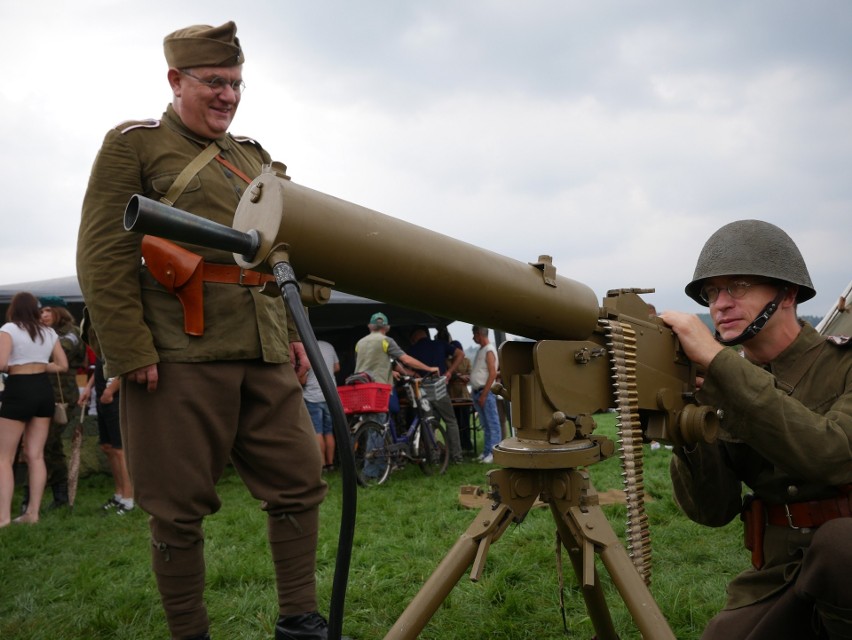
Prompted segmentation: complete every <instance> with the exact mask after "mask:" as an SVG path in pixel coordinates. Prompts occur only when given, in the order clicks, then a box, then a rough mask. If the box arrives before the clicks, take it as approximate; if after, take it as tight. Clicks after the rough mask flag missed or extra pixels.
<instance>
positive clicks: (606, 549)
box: [551, 505, 676, 640]
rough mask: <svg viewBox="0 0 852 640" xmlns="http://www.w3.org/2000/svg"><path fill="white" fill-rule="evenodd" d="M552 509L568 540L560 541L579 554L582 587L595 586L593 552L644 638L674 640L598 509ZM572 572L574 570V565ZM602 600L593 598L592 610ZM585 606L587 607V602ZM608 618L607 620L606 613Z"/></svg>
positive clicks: (648, 592)
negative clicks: (571, 545)
mask: <svg viewBox="0 0 852 640" xmlns="http://www.w3.org/2000/svg"><path fill="white" fill-rule="evenodd" d="M551 509H552V511H553V514H554V519H555V520H556V523H557V527H558V528H559V532H560V536H563V530H564V531H565V533H566V534H567V535H568V536H569V537H568V538H565V537H563V541H565V542H566V543H570V541H571V540H573V542H574V546H575V548H576V549H577V551H578V553H580V554H581V557H580V558H579V559H578V562H579V563H580V564H581V565H582V566H581V569H580V573H579V574H578V575H577V578H578V579H579V580H580V581H581V584H583V585H584V587H585V585H587V584H590V583H591V582H592V581H594V582H595V583H596V584H597V582H598V581H597V579H596V576H595V575H594V556H593V554H592V550H594V552H595V553H597V554H598V555H600V557H601V560H602V561H603V563H604V566H605V567H606V570H607V572H608V573H609V575H610V577H611V578H612V582H613V584H614V585H615V587H616V589H618V593H619V594H620V595H621V597H622V599H623V600H624V603H625V605H627V609H628V610H629V611H630V615H631V616H632V617H633V621H634V622H635V623H636V626H637V627H639V631H640V632H641V633H642V635H643V637H645V638H654V640H676V639H675V636H674V634H673V633H672V630H671V629H670V628H669V625H668V622H666V619H665V617H664V616H663V613H662V611H660V608H659V606H658V605H657V603H656V601H655V600H654V597H653V596H652V595H651V591H650V590H649V589H648V586H647V585H646V584H645V580H644V579H643V578H642V576H641V575H639V572H638V571H637V570H636V567H635V566H634V565H633V562H631V560H630V556H628V555H627V551H626V550H625V549H624V547H623V546H622V544H621V542H620V541H619V540H618V537H617V536H616V535H615V532H614V531H613V530H612V527H611V526H610V524H609V521H608V520H607V519H606V516H605V515H604V513H603V510H602V509H601V508H600V506H598V505H589V506H584V507H578V506H569V507H568V509H567V512H562V511H561V510H560V509H559V508H558V507H557V506H555V505H552V506H551ZM572 562H573V555H572ZM574 568H575V570H576V569H577V564H576V563H575V565H574ZM598 590H599V587H598ZM602 600H603V596H602V595H600V596H595V598H594V601H593V606H594V607H595V610H597V609H598V607H600V604H601V601H602ZM586 602H587V605H588V602H589V601H588V599H587V601H586ZM603 606H604V607H605V606H606V604H605V603H604V604H603ZM589 614H590V615H592V618H593V622H594V619H595V618H594V612H593V610H592V609H591V608H590V609H589ZM607 617H609V612H608V611H607ZM610 625H611V622H610ZM595 631H596V633H598V634H599V635H601V637H602V638H616V637H617V636H615V635H609V636H603V635H602V634H601V632H600V631H599V630H598V629H597V627H595ZM613 633H614V631H613Z"/></svg>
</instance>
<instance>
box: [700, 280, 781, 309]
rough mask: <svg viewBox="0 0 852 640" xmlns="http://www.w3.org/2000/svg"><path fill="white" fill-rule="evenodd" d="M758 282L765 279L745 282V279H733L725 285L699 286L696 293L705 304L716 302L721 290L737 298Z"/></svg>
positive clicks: (762, 282) (764, 282)
mask: <svg viewBox="0 0 852 640" xmlns="http://www.w3.org/2000/svg"><path fill="white" fill-rule="evenodd" d="M759 284H766V281H760V282H746V281H745V280H735V281H734V282H732V283H730V284H729V285H728V286H726V287H713V286H709V287H701V291H699V292H698V295H699V296H701V299H702V300H704V302H706V303H707V304H713V303H714V302H716V300H718V299H719V294H720V293H721V292H722V291H727V292H728V295H729V296H731V297H732V298H734V299H736V300H739V299H740V298H743V297H745V295H746V294H747V293H748V290H749V289H751V288H752V287H754V286H756V285H759Z"/></svg>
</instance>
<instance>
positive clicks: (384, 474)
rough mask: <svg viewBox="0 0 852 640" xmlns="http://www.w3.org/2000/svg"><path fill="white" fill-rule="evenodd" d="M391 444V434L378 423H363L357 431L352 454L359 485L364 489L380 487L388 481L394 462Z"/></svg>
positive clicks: (353, 438) (353, 440) (354, 436)
mask: <svg viewBox="0 0 852 640" xmlns="http://www.w3.org/2000/svg"><path fill="white" fill-rule="evenodd" d="M390 444H391V438H390V434H389V433H388V432H387V429H385V428H384V427H383V426H382V425H380V424H379V423H378V422H373V421H366V422H363V423H361V425H360V426H359V427H358V428H357V429H356V430H355V434H354V435H353V436H352V452H353V454H354V456H355V472H356V474H357V476H358V484H360V485H361V486H362V487H371V486H376V485H380V484H382V483H383V482H384V481H385V480H387V479H388V476H389V475H390V470H391V462H392V460H391V456H390V450H389V447H390Z"/></svg>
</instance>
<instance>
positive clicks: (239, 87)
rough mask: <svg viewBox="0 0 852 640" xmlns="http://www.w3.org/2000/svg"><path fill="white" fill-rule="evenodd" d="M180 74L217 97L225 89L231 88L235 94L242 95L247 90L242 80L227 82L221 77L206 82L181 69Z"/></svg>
mask: <svg viewBox="0 0 852 640" xmlns="http://www.w3.org/2000/svg"><path fill="white" fill-rule="evenodd" d="M180 72H181V73H182V74H183V75H185V76H189V77H190V78H192V79H193V80H195V81H196V82H198V83H199V84H203V85H204V86H205V87H207V88H208V89H210V91H212V92H213V93H215V94H216V95H219V94H220V93H222V92H223V91H224V90H225V87H231V89H233V90H234V93H242V92H243V91H245V89H246V83H245V82H243V81H242V80H234V81H233V82H231V81H230V80H226V79H225V78H222V77H221V76H215V77H213V78H210V79H209V80H205V79H203V78H199V77H198V76H196V75H194V74H192V73H190V72H189V71H184V70H183V69H181V70H180Z"/></svg>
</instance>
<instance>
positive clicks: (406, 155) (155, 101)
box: [0, 0, 852, 316]
mask: <svg viewBox="0 0 852 640" xmlns="http://www.w3.org/2000/svg"><path fill="white" fill-rule="evenodd" d="M231 19H232V20H234V21H236V23H237V25H238V29H239V31H238V35H239V37H240V40H241V42H242V45H243V48H244V51H245V54H246V64H245V67H244V71H243V77H244V79H245V81H246V83H247V89H246V92H245V93H244V95H243V101H242V104H241V105H240V111H239V113H238V115H237V117H236V119H235V121H234V123H233V125H232V128H231V131H232V132H233V133H236V134H241V135H249V136H252V137H255V138H257V139H258V140H260V141H261V143H262V144H263V146H264V147H265V148H266V149H268V150H269V151H270V153H271V154H272V155H273V157H274V158H276V159H280V160H282V161H283V162H285V163H286V164H287V165H288V167H289V173H290V175H291V176H292V178H293V180H294V181H295V182H298V183H300V184H303V185H305V186H308V187H311V188H313V189H317V190H320V191H323V192H326V193H329V194H332V195H335V196H337V197H340V198H343V199H345V200H349V201H352V202H355V203H358V204H360V205H363V206H366V207H369V208H371V209H376V210H378V211H381V212H383V213H386V214H388V215H392V216H395V217H398V218H402V219H405V220H408V221H410V222H413V223H416V224H419V225H422V226H425V227H428V228H429V229H432V230H434V231H438V232H440V233H443V234H446V235H451V236H454V237H457V238H459V239H461V240H464V241H466V242H470V243H472V244H475V245H477V246H480V247H483V248H487V249H490V250H493V251H496V252H498V253H501V254H505V255H507V256H510V257H512V258H515V259H517V260H519V261H522V262H528V261H534V260H536V258H537V257H538V256H539V255H540V254H549V255H552V256H553V260H554V264H555V265H556V267H557V271H558V273H559V274H561V275H564V276H567V277H570V278H573V279H575V280H579V281H580V282H583V283H585V284H587V285H589V286H590V287H591V288H592V289H593V290H594V291H595V292H596V293H597V294H598V297H601V296H603V295H604V294H605V293H606V291H607V290H608V289H612V288H620V287H653V288H655V289H656V293H654V294H651V295H649V296H647V299H648V300H649V301H650V302H653V303H654V304H655V305H656V307H657V308H658V309H659V310H663V309H683V310H687V311H700V310H702V309H701V308H700V307H698V306H697V305H696V304H694V303H692V302H691V301H690V300H689V299H688V298H686V297H685V295H684V294H683V287H684V285H685V284H686V283H687V282H688V281H689V280H690V279H691V276H692V272H693V269H694V267H695V260H696V257H697V255H698V252H699V251H700V249H701V247H702V245H703V244H704V242H705V240H706V239H707V238H708V237H709V236H710V234H711V233H713V231H715V230H716V229H717V228H718V227H720V226H721V225H723V224H726V223H728V222H731V221H733V220H738V219H743V218H758V219H762V220H766V221H769V222H772V223H774V224H777V225H779V226H781V227H782V228H784V229H785V230H786V231H787V232H788V233H790V235H791V236H792V237H793V239H794V240H795V241H796V243H797V244H798V246H799V248H800V249H801V251H802V253H803V255H804V257H805V260H806V262H807V264H808V267H809V268H810V273H811V277H812V279H813V281H814V285H815V287H816V289H817V292H818V295H817V297H816V298H815V300H814V301H812V302H809V303H806V304H804V305H802V306H801V307H800V313H802V314H806V315H818V316H822V315H823V314H824V313H825V312H826V311H827V310H828V308H829V307H830V306H831V305H832V304H833V302H834V301H835V300H836V298H837V297H838V296H839V294H840V293H841V291H842V290H843V289H844V288H845V286H846V285H847V284H848V283H849V281H850V279H852V268H850V259H849V255H850V251H849V240H850V236H852V234H850V231H852V37H850V33H852V3H850V2H848V0H836V1H826V0H811V1H810V2H801V0H765V1H748V0H744V1H737V2H727V1H718V0H717V1H713V2H709V1H707V2H683V1H681V0H670V1H665V0H660V1H656V2H655V1H643V2H631V1H627V0H624V1H606V0H597V1H595V2H589V1H586V0H583V1H580V0H549V1H535V0H528V1H526V2H517V1H512V2H508V1H502V0H500V1H497V0H494V1H486V0H469V1H468V0H446V1H445V0H431V1H416V2H415V1H408V0H385V1H375V2H367V1H362V2H352V1H351V0H350V1H333V2H324V1H322V0H316V1H314V2H305V1H304V0H302V1H300V2H293V1H290V0H268V1H259V0H243V1H242V2H239V3H237V2H223V1H218V0H204V1H203V2H201V1H196V0H186V1H182V2H174V1H173V0H171V1H169V2H164V1H161V0H146V2H126V1H119V0H75V1H74V2H65V1H59V0H49V1H42V2H30V3H23V2H11V0H4V1H3V2H2V4H0V24H2V25H3V32H4V37H6V44H5V49H6V51H7V54H8V55H7V63H6V64H5V65H4V67H5V71H4V74H3V82H2V83H0V107H2V119H0V134H2V139H3V140H4V141H5V145H4V149H3V151H2V155H0V187H2V193H3V194H4V201H3V204H2V205H0V215H2V222H3V225H2V229H3V232H2V235H0V283H16V282H26V281H31V280H36V279H41V278H50V277H60V276H66V275H72V274H73V273H74V254H75V242H76V232H77V224H78V220H79V214H80V203H81V200H82V197H83V193H84V190H85V187H86V182H87V178H88V174H89V169H90V167H91V164H92V161H93V159H94V157H95V154H96V153H97V150H98V148H99V146H100V143H101V141H102V139H103V136H104V133H105V132H106V131H107V129H109V128H111V127H113V126H115V125H116V124H118V123H119V122H121V121H124V120H129V119H142V118H149V117H159V116H160V115H161V114H162V112H163V111H164V109H165V107H166V105H167V103H168V102H169V100H170V97H171V93H170V91H169V87H168V84H167V82H166V63H165V60H164V58H163V53H162V39H163V36H164V35H165V34H167V33H169V32H171V31H173V30H175V29H178V28H181V27H184V26H187V25H190V24H197V23H206V24H216V25H218V24H221V23H223V22H225V21H227V20H231ZM452 258H453V259H458V260H463V259H464V256H454V257H452ZM495 295H498V292H497V291H496V290H495Z"/></svg>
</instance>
